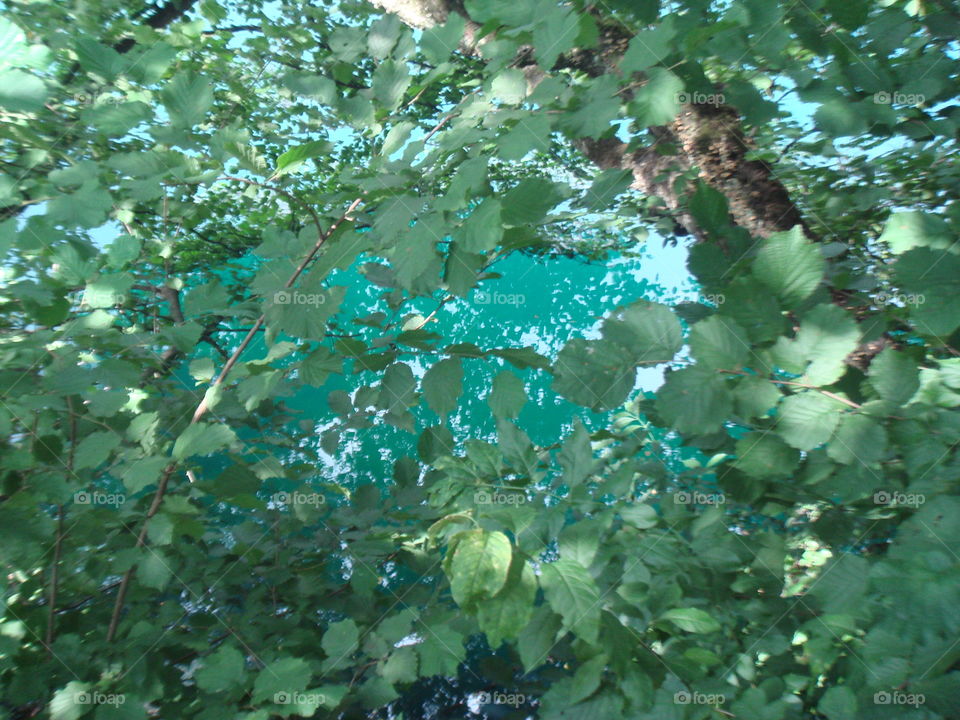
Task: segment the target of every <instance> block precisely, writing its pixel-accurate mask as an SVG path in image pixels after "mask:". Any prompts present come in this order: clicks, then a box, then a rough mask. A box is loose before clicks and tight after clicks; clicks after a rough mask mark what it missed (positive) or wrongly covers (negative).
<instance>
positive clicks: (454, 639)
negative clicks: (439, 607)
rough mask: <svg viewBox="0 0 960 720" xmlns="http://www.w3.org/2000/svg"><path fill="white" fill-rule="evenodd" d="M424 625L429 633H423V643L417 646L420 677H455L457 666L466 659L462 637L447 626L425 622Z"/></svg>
mask: <svg viewBox="0 0 960 720" xmlns="http://www.w3.org/2000/svg"><path fill="white" fill-rule="evenodd" d="M424 624H425V625H426V627H428V628H429V629H430V631H429V632H425V633H424V638H423V642H422V643H420V644H419V645H417V653H418V654H419V655H420V675H421V677H430V676H431V675H441V676H445V677H453V676H456V674H457V668H458V666H459V664H460V663H461V662H463V660H464V659H466V657H467V650H466V648H465V647H464V646H463V636H462V635H460V634H459V633H458V632H457V631H456V630H454V629H453V628H451V627H450V626H449V625H444V624H442V623H430V624H427V620H425V621H424Z"/></svg>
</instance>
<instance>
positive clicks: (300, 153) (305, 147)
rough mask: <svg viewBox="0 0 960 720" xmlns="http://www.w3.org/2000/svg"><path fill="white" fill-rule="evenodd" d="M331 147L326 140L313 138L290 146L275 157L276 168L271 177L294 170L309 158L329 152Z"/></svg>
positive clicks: (274, 177)
mask: <svg viewBox="0 0 960 720" xmlns="http://www.w3.org/2000/svg"><path fill="white" fill-rule="evenodd" d="M332 147H333V146H332V145H331V144H330V143H329V142H327V141H326V140H314V141H312V142H308V143H303V144H302V145H297V146H296V147H293V148H290V149H289V150H287V151H286V152H285V153H283V154H282V155H281V156H280V157H278V158H277V169H276V171H275V172H274V173H273V177H272V178H271V179H272V180H275V179H277V178H278V177H280V176H281V175H288V174H289V173H292V172H296V171H297V170H299V169H300V167H301V166H302V165H303V163H305V162H306V161H307V160H309V159H310V158H315V157H317V156H319V155H326V154H329V153H330V151H331V149H332Z"/></svg>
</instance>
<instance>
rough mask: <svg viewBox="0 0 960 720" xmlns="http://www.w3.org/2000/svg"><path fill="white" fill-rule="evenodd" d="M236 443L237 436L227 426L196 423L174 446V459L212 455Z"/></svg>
mask: <svg viewBox="0 0 960 720" xmlns="http://www.w3.org/2000/svg"><path fill="white" fill-rule="evenodd" d="M236 441H237V436H236V434H235V433H234V432H233V430H231V429H230V428H229V427H227V426H226V425H221V424H211V423H205V422H199V423H194V424H192V425H188V426H187V429H186V430H184V431H183V432H182V433H181V434H180V437H178V438H177V441H176V442H175V443H174V444H173V457H174V458H175V459H177V460H185V459H186V458H188V457H191V456H193V455H211V454H213V453H215V452H217V451H218V450H222V449H223V448H225V447H228V446H229V445H232V444H233V443H235V442H236Z"/></svg>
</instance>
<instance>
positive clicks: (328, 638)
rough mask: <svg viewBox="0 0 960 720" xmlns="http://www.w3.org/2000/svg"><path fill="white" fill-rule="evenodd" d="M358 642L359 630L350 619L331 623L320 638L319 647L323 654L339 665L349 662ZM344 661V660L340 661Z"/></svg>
mask: <svg viewBox="0 0 960 720" xmlns="http://www.w3.org/2000/svg"><path fill="white" fill-rule="evenodd" d="M359 642H360V630H359V629H358V628H357V624H356V623H355V622H354V621H353V620H350V619H347V620H341V621H339V622H335V623H331V624H330V626H329V627H328V628H327V630H326V632H325V633H323V638H322V639H321V640H320V647H322V648H323V652H324V654H326V656H327V657H328V658H329V659H330V660H332V661H333V663H335V664H339V665H340V666H341V667H346V666H347V665H349V664H350V662H349V659H348V658H349V657H350V655H352V654H353V653H354V651H356V649H357V647H358V645H359ZM340 661H344V662H340Z"/></svg>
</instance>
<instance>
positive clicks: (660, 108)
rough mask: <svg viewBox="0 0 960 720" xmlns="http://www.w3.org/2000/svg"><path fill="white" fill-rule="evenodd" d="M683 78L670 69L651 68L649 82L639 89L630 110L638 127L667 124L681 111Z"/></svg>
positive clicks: (648, 74) (648, 76) (648, 75)
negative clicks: (680, 98) (680, 97)
mask: <svg viewBox="0 0 960 720" xmlns="http://www.w3.org/2000/svg"><path fill="white" fill-rule="evenodd" d="M682 92H683V80H681V79H680V78H678V77H677V76H676V75H674V74H673V73H672V72H670V71H669V70H665V69H663V68H651V69H650V71H649V72H648V73H647V83H646V84H645V85H644V86H643V87H642V88H640V89H639V90H638V91H637V94H636V95H635V96H634V99H633V102H632V103H630V112H631V114H632V115H633V117H634V120H635V122H636V123H637V126H638V127H650V126H653V125H667V124H669V123H671V122H673V119H674V118H675V117H676V116H677V113H678V112H680V100H679V96H680V93H682Z"/></svg>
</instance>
